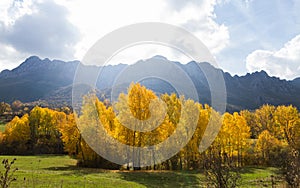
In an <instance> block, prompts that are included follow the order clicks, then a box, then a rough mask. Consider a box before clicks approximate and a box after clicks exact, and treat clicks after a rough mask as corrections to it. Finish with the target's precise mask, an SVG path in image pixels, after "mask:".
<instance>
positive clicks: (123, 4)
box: [57, 0, 229, 59]
mask: <svg viewBox="0 0 300 188" xmlns="http://www.w3.org/2000/svg"><path fill="white" fill-rule="evenodd" d="M57 3H60V4H62V5H64V6H65V7H67V8H68V9H69V11H70V12H71V15H70V17H69V19H70V21H71V22H72V23H73V24H75V25H76V26H77V27H79V29H80V31H81V33H82V34H83V39H82V40H81V41H80V42H79V43H78V45H77V46H76V49H77V50H76V55H75V56H76V57H77V58H78V59H82V58H83V56H84V54H85V53H86V52H87V50H88V49H89V48H90V47H91V46H92V45H93V44H94V43H95V42H96V41H97V40H98V39H100V38H101V37H103V36H104V35H105V34H107V33H109V32H111V31H113V30H115V29H118V28H120V27H122V26H126V25H129V24H134V23H138V22H147V21H151V22H153V21H154V22H164V23H169V24H173V25H177V26H182V27H183V28H185V29H187V30H188V31H190V32H192V33H193V34H195V35H196V36H197V37H198V38H199V39H200V40H202V42H203V43H204V44H205V45H206V46H207V47H208V48H209V49H210V50H211V52H212V53H213V54H214V55H216V54H217V53H219V52H220V51H221V50H222V49H224V48H225V47H226V46H227V45H228V43H229V32H228V29H227V27H226V26H225V25H220V24H218V23H216V22H215V17H216V15H215V14H214V6H215V5H216V1H214V0H213V1H212V0H205V1H193V0H189V1H176V0H167V1H161V0H153V1H141V0H131V1H117V0H111V1H106V2H105V3H103V2H100V1H98V3H97V1H91V0H87V1H81V0H73V1H69V0H64V1H58V0H57ZM140 51H141V50H140ZM139 54H140V53H136V56H138V55H139ZM137 58H138V57H137Z"/></svg>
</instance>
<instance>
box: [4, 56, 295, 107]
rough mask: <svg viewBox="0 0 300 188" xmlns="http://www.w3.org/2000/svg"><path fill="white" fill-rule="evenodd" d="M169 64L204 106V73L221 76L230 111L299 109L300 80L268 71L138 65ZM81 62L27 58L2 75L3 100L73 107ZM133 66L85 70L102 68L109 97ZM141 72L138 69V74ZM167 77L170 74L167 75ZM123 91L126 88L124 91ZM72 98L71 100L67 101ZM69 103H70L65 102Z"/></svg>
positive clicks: (158, 87)
mask: <svg viewBox="0 0 300 188" xmlns="http://www.w3.org/2000/svg"><path fill="white" fill-rule="evenodd" d="M154 61H166V62H173V63H176V65H178V66H179V67H180V68H181V69H182V70H184V71H185V72H186V74H187V75H188V76H189V77H190V78H191V80H192V81H193V83H194V85H195V87H196V89H197V92H198V94H199V93H200V94H201V95H200V96H199V101H200V102H201V103H208V104H209V103H210V96H209V95H210V91H209V85H208V82H207V80H206V77H205V74H210V75H214V74H219V73H220V74H222V76H223V77H224V81H225V85H226V90H227V111H238V110H242V109H250V110H251V109H255V108H258V107H259V106H261V105H263V104H273V105H280V104H286V105H288V104H292V105H294V106H296V107H298V108H300V99H298V98H299V97H298V96H300V78H295V79H294V80H285V79H280V78H278V77H271V76H269V75H268V74H267V73H266V72H265V71H257V72H254V73H247V74H246V75H243V76H238V75H234V76H232V75H231V74H230V73H227V72H224V71H223V70H222V69H219V68H215V67H214V66H213V65H211V64H209V63H205V62H201V63H198V62H194V61H191V62H189V63H187V64H181V63H180V62H174V61H169V60H168V59H167V58H165V57H163V56H154V57H152V58H149V59H146V60H140V61H138V62H137V63H141V65H143V63H152V62H154ZM79 64H80V62H79V61H69V62H64V61H61V60H49V59H48V58H46V59H40V58H39V57H37V56H31V57H29V58H27V59H26V60H25V61H24V62H23V63H22V64H21V65H19V66H18V67H17V68H15V69H12V70H3V71H2V72H1V73H0V91H1V92H0V100H1V101H4V102H9V103H11V102H12V101H14V100H21V101H22V102H33V101H38V100H45V101H46V102H48V103H51V104H52V103H53V104H54V106H55V103H59V104H63V105H70V104H71V103H70V102H71V101H70V100H71V93H70V90H71V89H70V88H71V85H72V83H73V79H74V75H75V72H76V69H77V67H78V65H79ZM128 66H129V67H130V66H133V65H125V64H118V65H111V66H105V67H88V66H87V67H85V68H86V70H87V71H93V72H95V71H96V72H97V71H98V70H100V68H102V74H101V77H100V79H99V80H98V82H97V83H96V86H97V88H98V89H99V90H100V91H101V92H103V93H105V94H106V96H107V97H110V96H109V91H110V89H111V86H112V85H113V83H114V81H115V79H116V78H117V77H118V76H119V74H120V73H121V72H122V71H124V70H125V68H128ZM139 70H140V69H137V70H135V72H133V74H134V73H136V74H138V71H139ZM203 70H205V71H203ZM140 71H142V70H140ZM166 76H168V72H166ZM145 84H146V85H147V84H148V85H151V87H154V88H155V89H156V90H162V91H164V92H165V91H166V92H168V91H169V90H170V91H171V89H170V88H168V87H167V89H166V88H165V87H166V85H163V83H162V82H161V81H159V80H153V79H152V80H148V81H147V80H146V81H145ZM123 90H124V88H123ZM67 99H69V100H67ZM66 100H67V101H66Z"/></svg>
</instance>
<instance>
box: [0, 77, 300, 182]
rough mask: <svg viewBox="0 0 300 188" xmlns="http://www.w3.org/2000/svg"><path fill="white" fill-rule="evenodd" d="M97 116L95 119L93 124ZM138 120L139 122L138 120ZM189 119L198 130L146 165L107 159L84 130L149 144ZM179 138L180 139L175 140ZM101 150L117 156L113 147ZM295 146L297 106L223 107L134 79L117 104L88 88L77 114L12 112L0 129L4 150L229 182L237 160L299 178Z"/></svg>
mask: <svg viewBox="0 0 300 188" xmlns="http://www.w3.org/2000/svg"><path fill="white" fill-rule="evenodd" d="M4 111H5V109H4V110H2V111H1V113H4ZM164 111H165V112H166V113H165V114H164V116H163V117H164V118H163V119H162V121H160V122H159V126H158V127H156V128H154V129H152V130H148V131H138V130H137V129H135V130H131V129H130V128H128V127H127V126H124V124H135V125H137V126H144V127H147V126H148V127H150V126H151V124H154V123H157V121H158V120H157V119H155V118H151V116H154V117H160V115H161V114H163V112H164ZM95 119H97V120H98V121H99V122H100V123H99V122H98V123H96V125H94V124H95V122H94V120H95ZM136 119H138V120H140V121H138V123H136ZM146 120H147V121H146ZM141 122H142V123H141ZM143 122H146V123H143ZM209 122H210V123H209ZM192 124H195V125H196V127H195V129H190V130H193V133H192V136H191V138H190V139H189V141H188V142H187V143H186V144H185V146H184V147H183V148H182V149H181V150H180V151H179V152H178V153H176V154H175V155H174V156H172V157H171V158H169V159H167V160H165V161H163V162H161V163H159V164H156V163H155V161H154V163H153V165H151V166H145V167H137V166H139V164H132V163H130V162H128V163H127V164H124V165H119V164H115V163H113V162H110V161H109V160H107V159H105V158H103V157H102V156H100V155H98V154H97V153H96V152H95V151H94V150H93V149H92V148H91V147H90V146H89V144H88V143H87V142H86V141H85V139H84V137H83V136H82V135H84V134H87V133H89V132H95V131H96V130H97V126H103V128H104V129H105V130H106V133H108V135H109V136H110V137H112V138H114V139H115V140H117V141H118V142H120V143H123V144H125V145H129V146H135V147H146V146H153V145H157V144H158V143H161V142H163V141H164V140H166V139H168V138H169V137H170V136H171V135H172V134H174V132H175V130H176V129H180V127H182V126H186V127H190V126H192ZM214 124H216V125H217V124H220V125H221V128H220V130H219V132H218V135H217V137H216V138H215V139H214V141H213V143H212V144H211V145H210V146H209V148H207V149H206V150H205V151H203V152H199V145H200V144H201V141H202V138H203V137H205V134H212V133H211V132H207V131H206V130H207V127H208V126H214ZM216 127H217V126H216ZM190 130H181V131H182V133H184V131H186V134H185V133H184V134H182V136H183V137H184V136H186V135H187V134H188V133H187V132H188V131H190ZM212 130H214V129H212ZM176 131H177V130H176ZM93 135H94V134H93ZM96 135H97V134H96ZM93 139H94V141H95V142H97V143H98V144H99V145H100V146H101V145H105V144H106V143H107V140H105V139H106V138H105V137H103V135H101V133H99V134H98V135H97V136H95V137H93ZM179 142H180V139H178V142H175V143H173V144H174V145H176V144H180V143H179ZM106 152H111V154H112V155H121V154H120V153H119V152H120V149H118V148H117V147H115V148H113V149H111V150H110V151H106ZM299 153H300V113H299V111H298V109H297V108H296V107H294V106H291V105H289V106H285V105H281V106H273V105H268V104H266V105H263V106H261V107H260V108H259V109H256V110H253V111H249V110H242V111H240V112H234V113H228V112H225V113H224V114H220V113H218V112H217V111H215V110H214V109H212V108H211V107H210V106H209V105H207V104H200V103H198V102H195V101H193V100H190V99H185V98H184V96H177V95H175V94H170V95H169V94H163V95H160V96H157V95H156V94H155V92H153V91H152V90H149V89H147V88H145V87H144V86H142V85H140V84H138V83H136V84H134V83H132V84H131V85H130V87H129V88H128V91H127V93H121V94H120V95H119V97H118V101H117V102H115V103H112V102H111V101H109V100H99V99H98V97H97V96H96V95H95V94H93V93H90V94H89V95H86V96H84V100H83V103H82V108H81V111H80V113H75V112H71V110H69V109H67V108H63V109H49V108H42V107H39V106H36V107H34V108H33V109H31V110H27V113H24V115H22V116H21V117H19V116H15V117H14V118H13V119H12V120H11V121H10V122H8V123H7V124H6V125H5V128H4V130H3V131H2V132H0V154H1V155H33V154H68V155H69V156H71V157H72V158H75V159H76V160H77V165H78V166H83V167H95V168H103V169H127V170H203V171H204V172H205V173H206V174H207V177H209V178H210V179H211V181H212V182H217V183H218V184H228V182H229V181H231V183H232V184H235V179H238V170H239V168H241V167H244V166H268V167H270V166H271V167H278V168H280V169H281V173H282V176H283V177H284V178H285V181H286V182H287V183H288V184H289V185H291V187H297V186H299V185H300V177H299V174H300V155H299ZM137 157H138V156H137ZM153 160H155V159H153ZM136 161H137V162H139V160H136ZM220 187H222V185H220Z"/></svg>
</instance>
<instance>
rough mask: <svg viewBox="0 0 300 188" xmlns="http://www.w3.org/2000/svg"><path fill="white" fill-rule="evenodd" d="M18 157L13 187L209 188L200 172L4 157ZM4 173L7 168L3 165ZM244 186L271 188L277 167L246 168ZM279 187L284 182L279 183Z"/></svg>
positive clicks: (51, 157)
mask: <svg viewBox="0 0 300 188" xmlns="http://www.w3.org/2000/svg"><path fill="white" fill-rule="evenodd" d="M4 158H8V159H9V160H12V159H13V158H16V159H17V160H16V162H15V164H14V165H13V167H17V168H18V171H16V172H15V177H16V178H17V180H16V181H15V182H13V183H12V184H11V187H86V188H87V187H114V188H116V187H133V188H134V187H207V183H206V181H205V177H204V175H203V173H201V172H196V171H135V172H133V171H119V170H116V171H113V170H102V169H92V168H81V167H77V166H76V160H75V159H71V158H70V157H69V156H64V155H59V156H58V155H39V156H0V159H1V161H2V159H4ZM0 169H1V172H3V170H4V168H3V167H2V166H1V168H0ZM241 175H242V180H241V182H240V185H241V187H262V186H264V187H271V178H270V177H271V175H274V176H276V175H277V169H276V168H259V167H253V168H252V167H247V168H244V169H242V174H241ZM277 187H281V186H280V182H277Z"/></svg>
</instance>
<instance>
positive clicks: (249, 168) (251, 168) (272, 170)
mask: <svg viewBox="0 0 300 188" xmlns="http://www.w3.org/2000/svg"><path fill="white" fill-rule="evenodd" d="M258 170H261V171H265V172H270V173H272V174H276V175H279V174H281V172H280V169H278V168H275V167H274V168H272V167H263V166H247V167H243V168H241V169H240V173H241V174H255V173H257V171H258Z"/></svg>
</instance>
